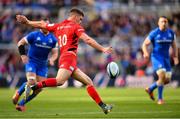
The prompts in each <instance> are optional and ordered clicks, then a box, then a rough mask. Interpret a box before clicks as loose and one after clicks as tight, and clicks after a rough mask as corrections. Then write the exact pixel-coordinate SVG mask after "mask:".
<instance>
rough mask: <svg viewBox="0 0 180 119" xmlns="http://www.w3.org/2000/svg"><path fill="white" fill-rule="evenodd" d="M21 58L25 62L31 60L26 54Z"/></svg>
mask: <svg viewBox="0 0 180 119" xmlns="http://www.w3.org/2000/svg"><path fill="white" fill-rule="evenodd" d="M21 59H22V62H23V63H24V64H26V63H28V61H29V58H28V57H27V56H26V55H21Z"/></svg>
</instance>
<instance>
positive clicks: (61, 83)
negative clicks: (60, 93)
mask: <svg viewBox="0 0 180 119" xmlns="http://www.w3.org/2000/svg"><path fill="white" fill-rule="evenodd" d="M64 83H65V81H61V80H57V85H58V86H62V85H63V84H64Z"/></svg>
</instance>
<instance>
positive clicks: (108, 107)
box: [72, 69, 113, 114]
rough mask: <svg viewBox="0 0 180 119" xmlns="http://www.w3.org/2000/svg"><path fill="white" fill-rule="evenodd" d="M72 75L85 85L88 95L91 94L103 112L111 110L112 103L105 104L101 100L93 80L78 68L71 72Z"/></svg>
mask: <svg viewBox="0 0 180 119" xmlns="http://www.w3.org/2000/svg"><path fill="white" fill-rule="evenodd" d="M72 77H73V78H74V79H76V80H78V81H80V82H82V83H83V84H84V85H86V86H87V92H88V94H89V96H91V98H92V99H93V100H94V101H95V102H96V103H97V104H98V105H99V106H100V107H101V108H102V110H103V111H104V113H105V114H107V113H108V112H110V111H111V110H112V108H113V107H112V105H108V104H105V103H104V102H103V101H102V99H101V97H100V96H99V94H98V92H97V91H96V89H95V87H94V86H93V82H92V81H91V79H90V78H89V77H88V76H87V75H86V74H85V73H83V72H82V71H81V70H80V69H76V70H75V71H74V72H73V73H72Z"/></svg>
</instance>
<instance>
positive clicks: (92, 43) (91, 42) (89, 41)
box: [80, 33, 113, 54]
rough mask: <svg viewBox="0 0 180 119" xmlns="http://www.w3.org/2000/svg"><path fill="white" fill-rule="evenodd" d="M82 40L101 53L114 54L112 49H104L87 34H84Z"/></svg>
mask: <svg viewBox="0 0 180 119" xmlns="http://www.w3.org/2000/svg"><path fill="white" fill-rule="evenodd" d="M80 39H82V40H83V41H84V42H85V43H87V44H88V45H90V46H91V47H93V48H95V49H97V50H99V51H101V52H104V53H108V54H109V53H112V51H113V49H112V47H103V46H102V45H100V44H99V43H98V42H96V41H95V40H94V39H93V38H91V37H90V36H88V35H87V34H86V33H82V34H81V36H80Z"/></svg>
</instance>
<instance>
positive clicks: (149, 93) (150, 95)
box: [145, 88, 155, 101]
mask: <svg viewBox="0 0 180 119" xmlns="http://www.w3.org/2000/svg"><path fill="white" fill-rule="evenodd" d="M145 91H146V92H147V93H148V95H149V97H150V98H151V100H153V101H154V100H155V98H154V94H153V92H151V91H150V90H149V88H146V89H145Z"/></svg>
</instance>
